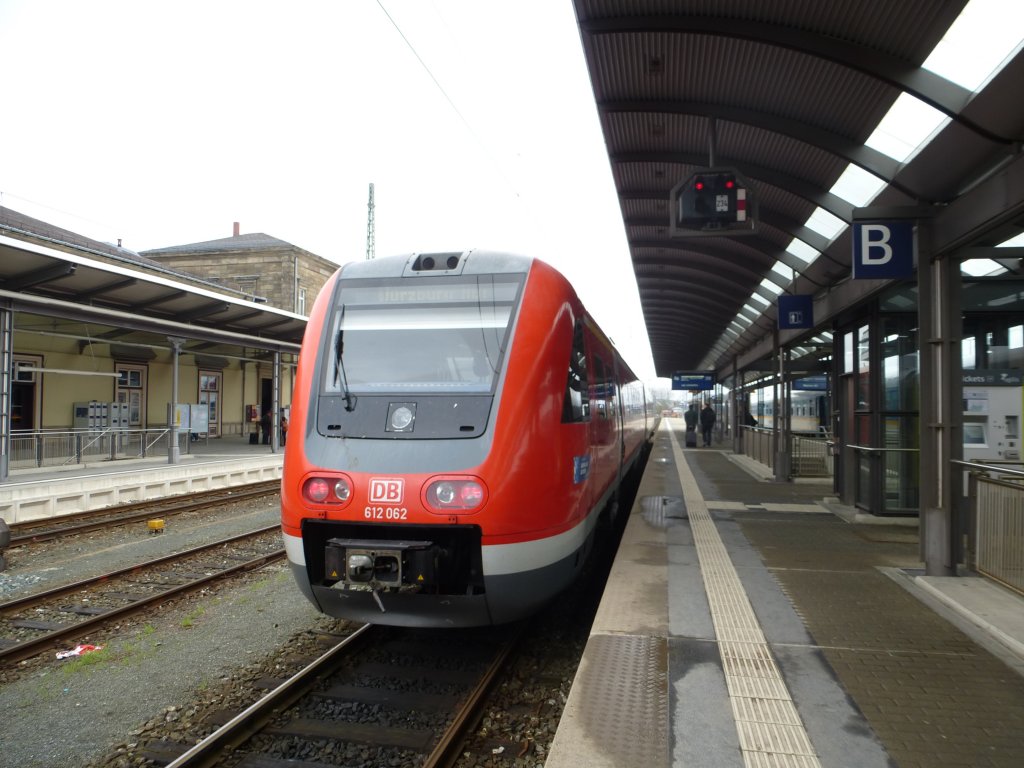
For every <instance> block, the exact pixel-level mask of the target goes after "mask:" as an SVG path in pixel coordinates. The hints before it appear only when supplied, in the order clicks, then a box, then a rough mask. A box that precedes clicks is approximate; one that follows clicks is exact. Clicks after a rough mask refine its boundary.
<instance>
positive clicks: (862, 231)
mask: <svg viewBox="0 0 1024 768" xmlns="http://www.w3.org/2000/svg"><path fill="white" fill-rule="evenodd" d="M913 276H914V222H913V221H910V220H894V221H855V222H854V224H853V279H854V280H877V279H894V278H895V279H899V278H907V277H913Z"/></svg>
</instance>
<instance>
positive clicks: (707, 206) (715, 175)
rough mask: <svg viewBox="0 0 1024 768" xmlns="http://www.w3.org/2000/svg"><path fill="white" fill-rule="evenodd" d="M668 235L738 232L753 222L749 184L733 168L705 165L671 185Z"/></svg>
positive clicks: (747, 229) (752, 226)
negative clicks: (706, 166)
mask: <svg viewBox="0 0 1024 768" xmlns="http://www.w3.org/2000/svg"><path fill="white" fill-rule="evenodd" d="M669 199H670V206H669V207H670V211H671V214H670V215H671V221H670V222H669V224H670V235H671V236H672V237H701V236H705V237H706V236H709V235H738V234H749V233H752V232H753V231H754V230H755V228H756V226H757V206H756V204H755V201H754V199H753V197H752V195H751V194H750V185H749V184H748V183H747V181H746V179H744V178H743V176H742V175H741V174H740V173H739V171H737V170H736V169H735V168H705V169H703V170H700V171H697V172H696V173H695V174H693V175H692V176H690V177H689V178H688V179H686V180H684V181H681V182H680V183H678V184H676V186H675V187H673V188H672V192H671V193H670V198H669Z"/></svg>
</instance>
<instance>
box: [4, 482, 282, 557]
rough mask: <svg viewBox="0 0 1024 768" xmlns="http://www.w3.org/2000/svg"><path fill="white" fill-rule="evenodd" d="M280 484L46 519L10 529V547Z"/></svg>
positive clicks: (269, 490) (256, 493)
mask: <svg viewBox="0 0 1024 768" xmlns="http://www.w3.org/2000/svg"><path fill="white" fill-rule="evenodd" d="M280 490H281V483H280V481H278V480H270V481H266V482H260V483H252V484H251V485H244V486H239V487H235V488H218V489H216V490H213V491H205V492H202V493H190V494H188V495H186V496H170V497H167V498H164V499H160V500H157V501H153V500H150V501H139V502H136V503H134V504H120V505H118V506H116V507H105V508H103V509H97V510H92V511H90V512H79V513H76V514H74V515H64V516H61V517H59V518H48V519H46V520H37V521H32V522H28V523H19V524H17V525H12V526H10V528H11V541H10V545H9V546H10V547H12V548H13V547H18V546H24V545H27V544H34V543H39V542H44V541H52V540H54V539H59V538H62V537H64V536H73V535H77V534H80V533H88V532H90V531H96V530H102V529H105V528H113V527H116V526H119V525H129V524H131V523H136V522H139V521H143V520H149V519H152V518H154V517H169V516H171V515H179V514H183V513H187V512H198V511H201V510H203V509H209V508H211V507H217V506H221V505H223V504H227V503H231V504H234V503H236V502H239V501H249V500H252V499H256V498H260V497H263V496H268V495H271V494H276V493H280Z"/></svg>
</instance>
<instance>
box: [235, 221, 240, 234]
mask: <svg viewBox="0 0 1024 768" xmlns="http://www.w3.org/2000/svg"><path fill="white" fill-rule="evenodd" d="M238 228H239V225H238V222H237V221H236V222H235V231H234V236H235V237H238Z"/></svg>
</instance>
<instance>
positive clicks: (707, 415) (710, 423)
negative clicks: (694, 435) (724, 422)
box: [700, 402, 717, 448]
mask: <svg viewBox="0 0 1024 768" xmlns="http://www.w3.org/2000/svg"><path fill="white" fill-rule="evenodd" d="M715 418H717V416H716V414H715V409H714V408H712V407H711V403H707V402H706V403H704V408H702V409H701V412H700V431H701V434H702V435H703V437H704V447H705V448H710V447H711V430H712V429H714V428H715Z"/></svg>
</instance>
